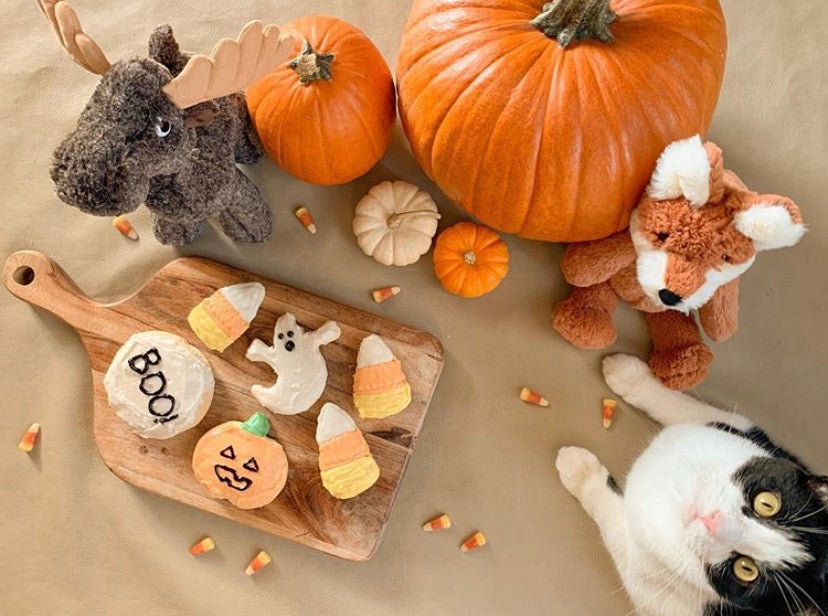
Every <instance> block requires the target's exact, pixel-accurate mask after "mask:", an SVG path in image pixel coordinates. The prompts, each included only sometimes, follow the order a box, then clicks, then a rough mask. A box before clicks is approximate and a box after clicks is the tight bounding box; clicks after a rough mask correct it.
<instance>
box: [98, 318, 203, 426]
mask: <svg viewBox="0 0 828 616" xmlns="http://www.w3.org/2000/svg"><path fill="white" fill-rule="evenodd" d="M213 386H214V379H213V370H212V368H210V364H209V363H208V361H207V359H206V358H205V357H204V355H202V354H201V353H200V352H199V351H198V350H197V349H195V348H194V347H192V346H190V345H189V344H188V343H187V341H186V340H184V339H183V338H181V337H180V336H176V335H175V334H170V333H167V332H161V331H146V332H140V333H137V334H133V335H132V336H130V337H129V340H127V341H126V342H125V343H124V345H123V346H122V347H121V348H120V349H119V350H118V352H117V353H116V354H115V357H114V358H113V359H112V363H111V364H109V369H108V370H107V371H106V376H104V389H106V395H107V399H108V400H109V406H110V407H111V408H112V410H113V411H115V414H116V415H117V416H118V417H120V418H121V419H122V420H124V421H125V422H126V423H127V424H128V425H129V427H130V428H132V431H133V432H135V433H136V434H138V435H139V436H142V437H144V438H157V439H165V438H171V437H173V436H175V435H176V434H180V433H181V432H184V431H185V430H189V429H190V428H192V427H193V426H195V425H196V424H198V422H200V421H201V420H202V419H203V418H204V415H205V414H206V413H207V409H209V408H210V404H211V403H212V401H213Z"/></svg>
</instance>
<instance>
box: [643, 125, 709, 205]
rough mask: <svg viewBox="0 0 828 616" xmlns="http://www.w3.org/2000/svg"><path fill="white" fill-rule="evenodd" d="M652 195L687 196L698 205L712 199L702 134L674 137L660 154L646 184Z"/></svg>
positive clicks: (669, 197)
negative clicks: (677, 138)
mask: <svg viewBox="0 0 828 616" xmlns="http://www.w3.org/2000/svg"><path fill="white" fill-rule="evenodd" d="M647 194H649V195H650V197H652V198H653V199H655V200H657V201H661V200H663V199H676V198H678V197H682V196H683V197H685V198H686V199H687V200H688V201H690V202H691V203H692V204H693V205H695V206H696V207H701V206H702V205H704V204H705V203H707V201H708V200H709V199H710V160H709V158H708V152H707V149H706V148H705V146H704V144H703V143H702V140H701V137H700V136H699V135H694V136H693V137H690V138H689V139H683V140H681V141H674V142H673V143H671V144H670V145H668V146H667V147H666V148H665V149H664V151H663V152H662V153H661V156H659V157H658V162H656V168H655V171H654V172H653V177H652V178H651V179H650V185H649V186H648V187H647Z"/></svg>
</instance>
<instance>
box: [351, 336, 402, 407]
mask: <svg viewBox="0 0 828 616" xmlns="http://www.w3.org/2000/svg"><path fill="white" fill-rule="evenodd" d="M409 404H411V386H410V385H409V383H408V379H407V378H406V376H405V373H404V372H403V369H402V365H401V364H400V361H399V360H398V359H397V358H396V357H394V354H393V353H392V352H391V349H389V348H388V345H387V344H385V342H384V341H383V339H382V338H380V337H379V336H377V335H376V334H371V335H370V336H368V337H367V338H365V339H364V340H363V341H362V344H360V346H359V353H358V355H357V368H356V372H355V373H354V405H355V406H356V408H357V410H358V411H359V415H360V417H366V418H375V419H376V418H383V417H389V416H391V415H395V414H396V413H399V412H400V411H402V410H403V409H405V408H406V407H407V406H408V405H409Z"/></svg>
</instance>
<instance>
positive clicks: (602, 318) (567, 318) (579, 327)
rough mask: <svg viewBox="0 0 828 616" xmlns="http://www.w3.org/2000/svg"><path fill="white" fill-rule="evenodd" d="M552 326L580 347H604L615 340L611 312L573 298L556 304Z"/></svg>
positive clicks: (570, 342)
mask: <svg viewBox="0 0 828 616" xmlns="http://www.w3.org/2000/svg"><path fill="white" fill-rule="evenodd" d="M552 326H553V327H554V328H555V329H556V330H557V331H558V333H559V334H560V335H561V336H562V337H563V339H564V340H566V341H567V342H568V343H569V344H571V345H572V346H575V347H578V348H579V349H603V348H606V347H608V346H610V345H611V344H612V343H613V342H615V337H616V333H615V325H613V323H612V315H611V314H610V313H609V312H607V311H606V310H604V309H603V308H600V307H597V308H593V307H588V306H584V305H583V304H581V303H579V302H576V301H573V300H571V299H568V300H565V301H563V302H561V303H560V304H558V305H557V306H555V310H554V311H553V312H552Z"/></svg>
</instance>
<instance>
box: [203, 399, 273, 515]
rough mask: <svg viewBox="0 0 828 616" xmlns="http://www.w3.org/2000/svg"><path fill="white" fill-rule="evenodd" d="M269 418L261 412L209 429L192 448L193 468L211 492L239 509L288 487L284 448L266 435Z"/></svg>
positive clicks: (261, 503) (263, 502) (260, 502)
mask: <svg viewBox="0 0 828 616" xmlns="http://www.w3.org/2000/svg"><path fill="white" fill-rule="evenodd" d="M269 430H270V422H268V420H267V418H266V417H265V416H264V415H263V414H262V413H255V414H253V415H252V416H251V417H250V419H248V420H247V421H245V422H244V423H242V422H240V421H228V422H225V423H223V424H220V425H218V426H216V427H215V428H213V429H212V430H210V431H208V432H207V433H206V434H205V435H204V436H202V437H201V439H199V441H198V443H197V444H196V447H195V451H193V472H194V473H195V476H196V479H198V481H199V482H200V483H201V485H203V486H204V488H205V489H206V490H207V492H209V493H210V496H212V497H214V498H219V499H222V498H223V499H226V500H228V501H230V502H231V503H232V504H234V505H235V506H236V507H238V508H239V509H256V508H257V507H264V506H265V505H267V504H268V503H269V502H271V501H272V500H273V499H274V498H276V497H277V496H278V495H279V492H281V491H282V488H284V487H285V482H286V481H287V474H288V461H287V456H285V450H284V449H282V446H281V445H280V444H279V443H277V442H276V441H275V440H273V439H270V438H267V433H268V431H269Z"/></svg>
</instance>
